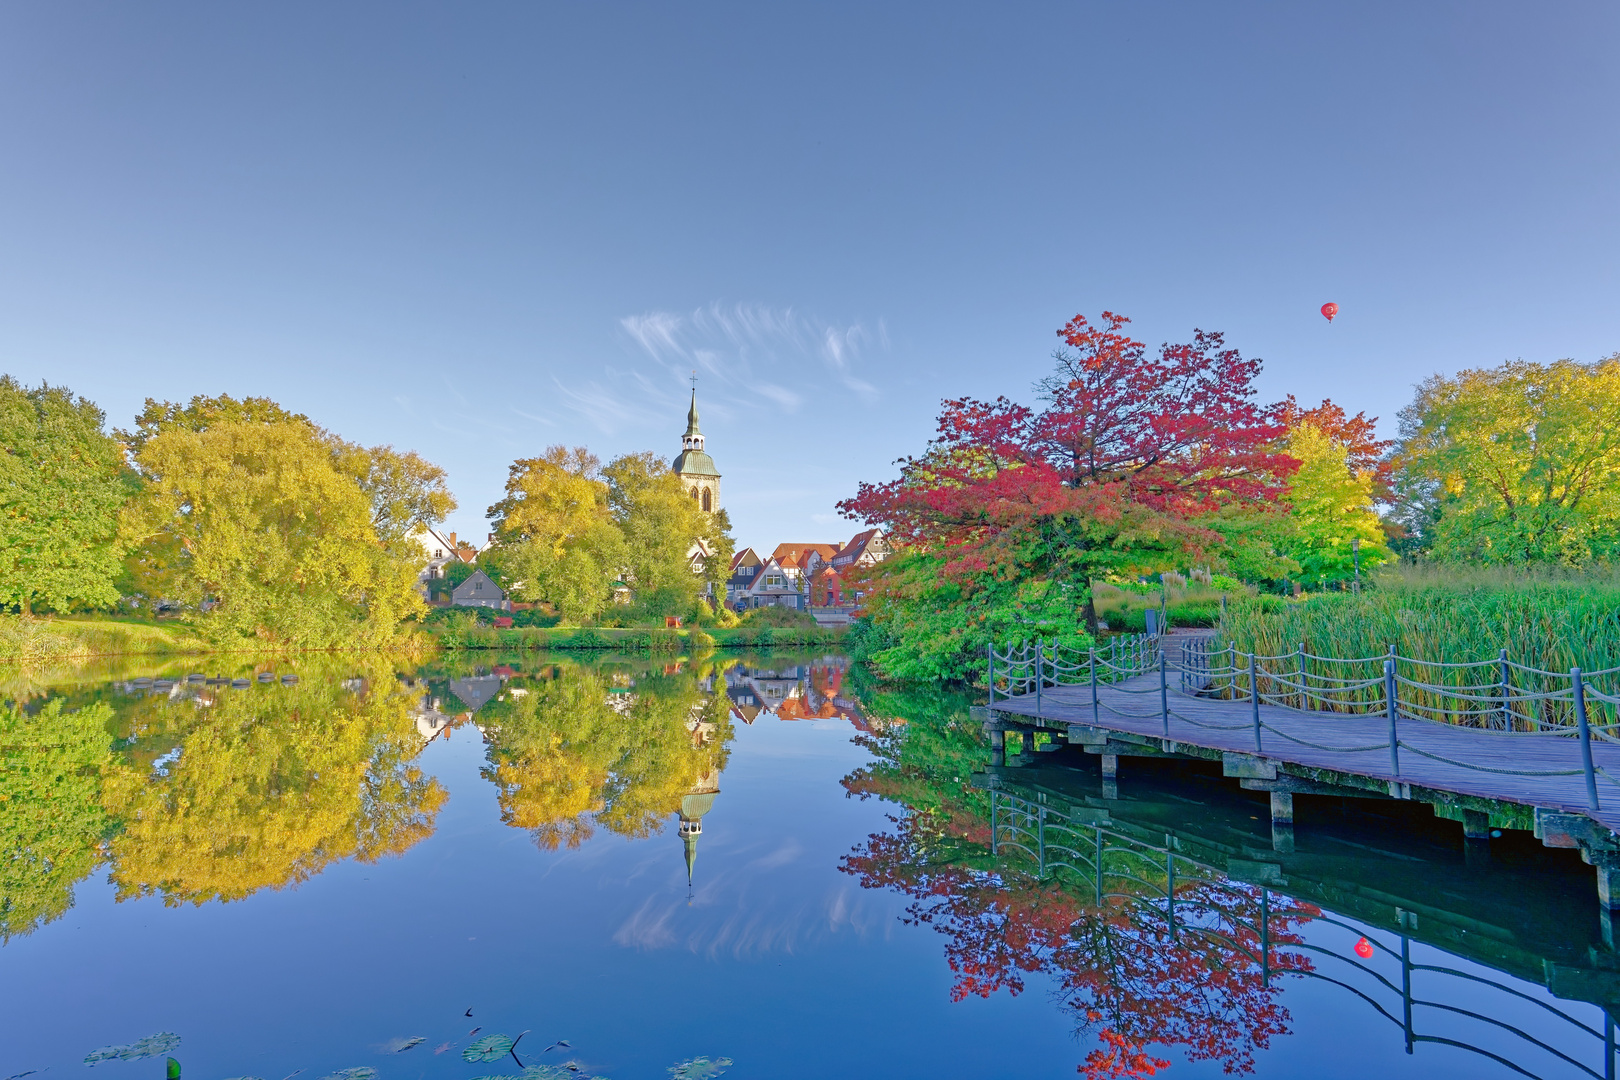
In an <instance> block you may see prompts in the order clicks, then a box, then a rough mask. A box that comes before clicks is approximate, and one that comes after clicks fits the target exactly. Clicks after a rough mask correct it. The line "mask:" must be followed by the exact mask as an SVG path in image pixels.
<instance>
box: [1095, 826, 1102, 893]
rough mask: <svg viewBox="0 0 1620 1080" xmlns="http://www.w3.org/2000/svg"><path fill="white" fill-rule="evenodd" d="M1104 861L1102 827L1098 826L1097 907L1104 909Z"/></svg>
mask: <svg viewBox="0 0 1620 1080" xmlns="http://www.w3.org/2000/svg"><path fill="white" fill-rule="evenodd" d="M1102 859H1103V839H1102V826H1101V825H1098V826H1097V858H1096V864H1095V865H1096V870H1097V907H1098V908H1101V907H1102V902H1103V867H1102Z"/></svg>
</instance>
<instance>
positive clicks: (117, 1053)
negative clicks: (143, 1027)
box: [84, 1031, 180, 1065]
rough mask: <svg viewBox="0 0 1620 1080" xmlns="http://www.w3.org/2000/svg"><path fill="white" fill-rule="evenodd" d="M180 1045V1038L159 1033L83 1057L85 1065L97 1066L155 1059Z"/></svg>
mask: <svg viewBox="0 0 1620 1080" xmlns="http://www.w3.org/2000/svg"><path fill="white" fill-rule="evenodd" d="M179 1045H180V1036H178V1035H176V1034H175V1033H174V1032H172V1031H160V1032H158V1033H157V1034H156V1035H148V1036H147V1037H146V1038H144V1039H137V1040H136V1041H135V1042H132V1043H127V1044H125V1045H123V1046H103V1047H102V1048H101V1049H99V1050H92V1051H90V1053H88V1054H86V1055H85V1057H84V1063H85V1064H86V1065H99V1064H100V1063H102V1062H103V1061H137V1060H139V1059H141V1058H149V1057H156V1056H157V1055H158V1054H167V1053H168V1052H169V1051H171V1050H173V1049H175V1048H176V1047H178V1046H179Z"/></svg>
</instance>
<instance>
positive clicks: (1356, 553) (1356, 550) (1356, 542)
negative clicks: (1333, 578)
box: [1350, 536, 1361, 595]
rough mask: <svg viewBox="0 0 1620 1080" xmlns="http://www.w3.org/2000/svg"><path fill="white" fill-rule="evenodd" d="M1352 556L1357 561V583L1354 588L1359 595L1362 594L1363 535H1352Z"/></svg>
mask: <svg viewBox="0 0 1620 1080" xmlns="http://www.w3.org/2000/svg"><path fill="white" fill-rule="evenodd" d="M1350 557H1351V558H1352V559H1354V560H1355V562H1356V580H1355V585H1354V586H1353V587H1352V589H1353V591H1354V592H1355V593H1356V594H1357V595H1360V593H1361V537H1359V536H1352V537H1351V538H1350Z"/></svg>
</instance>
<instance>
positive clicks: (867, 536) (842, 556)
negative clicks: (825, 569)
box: [833, 529, 882, 562]
mask: <svg viewBox="0 0 1620 1080" xmlns="http://www.w3.org/2000/svg"><path fill="white" fill-rule="evenodd" d="M881 533H882V530H881V529H867V530H866V531H865V532H859V533H856V534H855V535H854V536H853V537H851V538H850V541H849V543H847V544H845V545H844V549H843V550H842V551H840V552H839V553H838V554H837V555H834V556H833V561H834V562H854V561H855V560H857V559H859V558H860V557H861V556H862V555H864V554H865V553H866V546H867V545H868V544H870V543H871V542H872V540H873V539H874V538H875V537H877V536H879V535H881Z"/></svg>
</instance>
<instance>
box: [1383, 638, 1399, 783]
mask: <svg viewBox="0 0 1620 1080" xmlns="http://www.w3.org/2000/svg"><path fill="white" fill-rule="evenodd" d="M1384 703H1385V705H1386V707H1387V710H1388V712H1389V767H1390V769H1391V770H1393V771H1394V773H1395V775H1396V776H1399V775H1401V749H1400V747H1401V739H1400V733H1399V731H1397V730H1396V727H1395V718H1396V717H1397V716H1398V715H1399V714H1400V706H1399V704H1397V702H1396V698H1395V661H1393V660H1385V661H1384Z"/></svg>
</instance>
